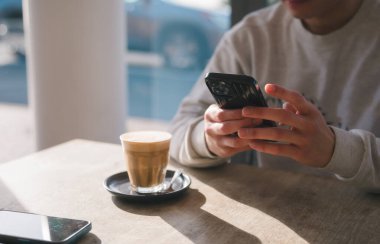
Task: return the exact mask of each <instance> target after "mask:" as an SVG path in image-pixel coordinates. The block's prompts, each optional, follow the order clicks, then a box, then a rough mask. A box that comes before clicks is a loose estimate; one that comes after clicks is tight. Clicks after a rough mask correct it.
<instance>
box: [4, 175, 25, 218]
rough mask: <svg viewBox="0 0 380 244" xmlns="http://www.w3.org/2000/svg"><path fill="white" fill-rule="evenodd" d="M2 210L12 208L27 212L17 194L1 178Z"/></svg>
mask: <svg viewBox="0 0 380 244" xmlns="http://www.w3.org/2000/svg"><path fill="white" fill-rule="evenodd" d="M0 193H1V195H0V210H12V211H19V212H27V210H26V209H25V207H24V206H23V205H22V204H21V203H20V202H19V200H18V199H17V197H16V196H14V195H13V194H12V192H11V191H10V190H9V189H8V187H7V186H6V185H5V184H4V183H3V181H2V180H1V179H0Z"/></svg>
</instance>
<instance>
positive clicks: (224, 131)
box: [206, 118, 261, 136]
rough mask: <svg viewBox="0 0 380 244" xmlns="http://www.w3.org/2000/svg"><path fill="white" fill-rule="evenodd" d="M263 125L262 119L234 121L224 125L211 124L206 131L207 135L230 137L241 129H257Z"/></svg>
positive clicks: (226, 122)
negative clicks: (256, 127)
mask: <svg viewBox="0 0 380 244" xmlns="http://www.w3.org/2000/svg"><path fill="white" fill-rule="evenodd" d="M259 124H261V119H251V118H249V119H247V118H246V119H243V120H233V121H225V122H222V123H210V125H209V126H208V127H207V129H206V133H207V134H209V135H214V136H216V135H218V136H220V135H223V136H225V135H230V134H233V133H235V132H237V131H238V130H239V129H240V128H244V127H255V126H258V125H259Z"/></svg>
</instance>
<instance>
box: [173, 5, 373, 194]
mask: <svg viewBox="0 0 380 244" xmlns="http://www.w3.org/2000/svg"><path fill="white" fill-rule="evenodd" d="M207 72H220V73H236V74H247V75H251V76H253V77H255V78H256V79H257V80H258V81H259V83H260V85H261V87H262V88H263V86H264V85H265V83H266V82H271V83H276V84H279V85H282V86H285V87H287V88H289V89H294V90H297V91H299V92H301V93H302V94H303V95H304V96H305V97H306V98H307V99H308V100H309V101H311V102H312V103H314V104H315V106H317V107H318V108H319V109H320V111H321V112H322V114H323V115H324V116H325V119H326V121H327V122H328V124H329V125H330V126H331V128H332V129H333V130H334V132H335V135H336V144H335V150H334V153H333V156H332V159H331V161H330V162H329V163H328V165H327V166H326V167H325V168H324V169H322V170H325V171H328V172H332V173H334V174H336V176H337V177H338V178H339V179H341V180H345V181H349V182H352V183H354V184H356V185H358V186H360V187H365V188H367V189H369V190H374V191H376V190H379V189H380V159H379V157H380V138H379V137H380V85H379V84H380V0H364V2H363V4H362V6H361V8H360V9H359V11H358V12H357V13H356V15H355V16H354V18H353V19H351V21H350V22H349V23H348V24H346V25H345V26H344V27H342V28H341V29H339V30H337V31H334V32H333V33H330V34H327V35H314V34H312V33H310V32H308V31H307V30H306V29H305V28H304V27H303V25H302V23H301V21H300V20H298V19H295V18H293V17H292V16H291V14H290V13H289V12H288V11H287V9H286V8H285V7H284V6H283V5H282V4H281V3H279V4H276V5H274V6H271V7H269V8H266V9H264V10H261V11H258V12H255V13H252V14H250V15H249V16H247V17H246V18H245V19H244V20H242V21H241V22H240V23H238V24H237V25H235V26H234V27H233V28H232V29H231V30H230V31H229V32H227V33H226V34H225V36H224V38H223V39H222V40H221V42H220V43H219V45H218V47H217V49H216V51H215V53H214V55H213V57H212V58H211V60H210V62H209V64H208V66H207V67H206V69H205V70H204V72H203V74H202V75H201V77H200V78H199V80H198V82H197V83H196V84H195V86H194V87H193V89H192V91H191V92H190V94H189V95H188V96H187V97H185V98H184V100H183V102H182V104H181V105H180V107H179V109H178V112H177V114H176V116H175V117H174V119H173V121H172V126H171V130H172V131H171V132H172V133H173V140H172V145H171V156H172V157H173V158H174V159H175V160H177V161H178V162H180V163H182V164H184V165H188V166H193V167H208V166H212V165H217V164H221V163H225V162H227V161H228V160H229V159H226V158H218V157H213V155H212V154H211V153H210V152H209V151H208V149H207V146H206V143H205V139H204V122H203V114H204V112H205V110H206V109H207V108H208V106H209V105H210V104H212V103H215V102H214V100H213V98H212V96H211V94H210V93H209V91H208V90H207V88H206V86H205V83H204V75H205V73H207ZM179 82H180V81H179ZM267 99H268V98H267ZM278 102H279V101H274V100H271V99H268V103H269V106H279V103H278ZM259 162H260V165H261V166H262V167H266V166H270V167H283V166H284V165H292V167H299V166H297V165H298V164H296V163H295V162H292V161H291V160H290V159H286V158H280V157H276V156H271V155H266V154H259ZM318 170H319V171H320V170H321V169H318Z"/></svg>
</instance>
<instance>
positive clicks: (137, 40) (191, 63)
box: [125, 0, 230, 68]
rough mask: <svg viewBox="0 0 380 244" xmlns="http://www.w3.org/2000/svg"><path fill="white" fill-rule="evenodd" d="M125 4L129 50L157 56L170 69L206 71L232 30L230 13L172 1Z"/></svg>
mask: <svg viewBox="0 0 380 244" xmlns="http://www.w3.org/2000/svg"><path fill="white" fill-rule="evenodd" d="M125 1H126V3H127V4H126V5H125V7H126V11H127V24H128V25H127V31H128V48H129V49H130V50H143V51H152V52H157V53H159V54H161V55H162V56H163V57H164V59H165V63H166V64H167V66H170V67H176V68H196V67H203V66H204V64H205V63H206V61H207V60H208V58H209V57H210V55H211V53H212V51H213V50H214V48H215V46H216V44H217V42H218V41H219V40H220V38H221V36H222V35H223V33H224V32H225V31H226V30H227V29H228V28H229V23H230V19H229V18H230V17H229V12H217V11H206V10H200V9H195V8H190V7H185V6H181V5H178V4H175V3H174V2H173V1H168V0H166V1H165V0H125Z"/></svg>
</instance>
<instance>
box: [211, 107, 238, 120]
mask: <svg viewBox="0 0 380 244" xmlns="http://www.w3.org/2000/svg"><path fill="white" fill-rule="evenodd" d="M204 118H205V120H206V121H210V122H223V121H229V120H239V119H242V118H243V117H242V115H241V109H221V108H219V107H218V105H216V104H213V105H211V106H210V107H209V108H208V109H207V110H206V112H205V115H204Z"/></svg>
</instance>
